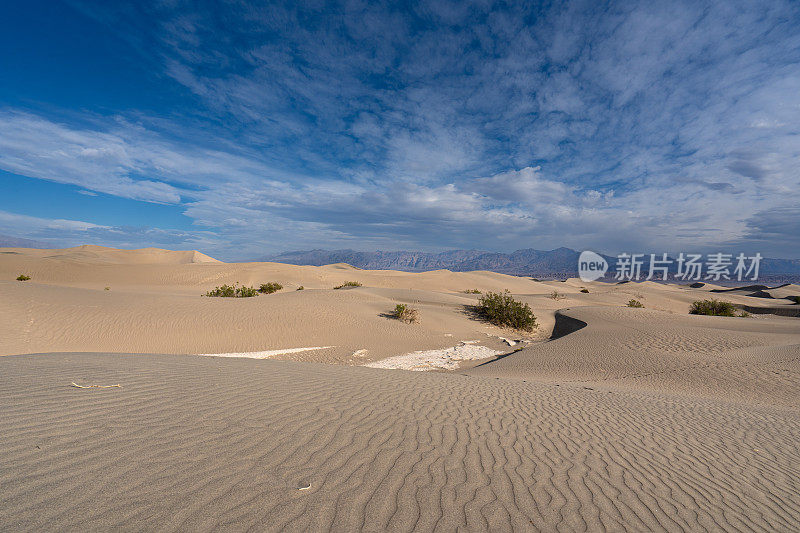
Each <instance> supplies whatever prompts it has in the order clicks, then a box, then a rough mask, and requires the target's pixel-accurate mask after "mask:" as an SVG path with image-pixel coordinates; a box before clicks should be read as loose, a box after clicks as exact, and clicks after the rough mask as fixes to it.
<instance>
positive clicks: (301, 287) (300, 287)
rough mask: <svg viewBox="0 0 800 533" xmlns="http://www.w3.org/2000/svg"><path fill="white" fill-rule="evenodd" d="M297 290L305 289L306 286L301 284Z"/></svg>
mask: <svg viewBox="0 0 800 533" xmlns="http://www.w3.org/2000/svg"><path fill="white" fill-rule="evenodd" d="M297 290H298V291H302V290H305V287H303V286H302V285H300V286H299V287H297Z"/></svg>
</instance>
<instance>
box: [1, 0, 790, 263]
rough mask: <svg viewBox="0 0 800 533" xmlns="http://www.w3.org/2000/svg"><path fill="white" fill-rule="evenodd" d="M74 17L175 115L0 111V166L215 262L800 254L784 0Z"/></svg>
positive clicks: (349, 5)
mask: <svg viewBox="0 0 800 533" xmlns="http://www.w3.org/2000/svg"><path fill="white" fill-rule="evenodd" d="M73 5H74V7H75V8H76V9H78V10H81V11H82V12H83V13H85V14H86V15H89V16H90V17H92V18H93V19H94V20H95V21H96V23H98V24H104V25H109V26H113V27H115V28H121V27H124V28H129V30H128V32H127V33H126V34H124V35H122V37H123V38H126V39H128V41H129V44H130V46H131V47H133V48H136V49H138V50H139V51H140V52H141V53H142V54H147V55H148V56H149V57H153V56H155V57H157V58H158V61H159V62H160V63H159V64H160V65H161V68H162V72H161V73H159V75H161V76H163V77H165V79H166V80H167V81H165V83H171V84H172V85H173V89H174V87H177V88H179V89H180V90H183V91H185V95H186V97H185V99H184V101H185V107H184V108H179V109H171V110H170V113H171V117H173V118H171V119H170V120H164V119H162V118H159V117H156V116H153V115H152V114H148V113H145V112H140V113H131V112H130V111H120V112H118V113H116V114H114V115H108V114H107V113H103V112H100V111H97V112H92V113H91V114H86V113H85V112H83V113H81V114H80V116H79V117H78V118H76V117H75V116H74V114H73V115H70V117H68V118H66V119H64V118H55V117H51V116H48V113H47V112H45V111H42V110H36V109H34V110H30V109H28V110H19V109H10V108H6V109H4V110H2V111H0V168H2V169H4V170H6V171H9V172H13V173H15V174H19V175H22V176H29V177H33V178H38V179H46V180H52V181H57V182H62V183H70V184H74V185H78V186H80V187H82V188H84V189H85V190H86V191H89V192H91V191H95V192H101V193H106V194H113V195H118V196H122V197H125V198H132V199H136V200H141V201H147V202H158V203H164V204H174V205H176V206H178V208H180V209H181V210H182V211H183V212H184V213H185V214H186V215H188V216H189V217H191V218H192V219H193V220H194V222H195V225H196V227H197V228H198V232H204V233H203V239H204V240H203V242H204V243H206V244H207V246H208V248H207V249H206V250H205V251H208V252H210V253H212V254H213V253H215V252H216V253H219V254H221V255H222V256H228V257H230V256H232V255H233V254H235V253H241V254H243V255H247V254H258V255H260V254H261V252H267V251H275V250H284V249H297V248H303V247H309V246H322V247H326V248H339V247H353V248H361V249H369V248H378V247H380V248H394V249H397V248H423V249H440V248H452V247H469V248H483V249H495V250H509V249H514V248H523V247H539V248H547V247H557V246H561V245H565V246H572V247H575V248H594V249H599V250H603V251H607V252H616V251H621V250H626V249H627V250H631V249H646V250H651V249H656V250H665V251H666V250H669V251H672V250H678V249H684V248H686V249H710V248H715V247H721V246H727V245H736V246H739V247H741V248H742V249H743V251H756V249H758V251H761V252H762V253H768V254H772V255H779V256H787V255H789V256H792V255H796V254H797V252H793V251H791V250H786V246H785V245H784V244H786V243H789V242H791V239H792V238H793V237H792V233H791V232H792V231H794V230H795V229H796V227H797V224H798V220H800V214H799V213H798V212H797V210H796V209H793V207H795V205H794V204H796V201H793V199H796V191H797V190H798V187H800V173H798V171H797V168H800V143H798V138H800V30H798V28H800V6H798V5H797V4H796V3H792V2H772V3H770V4H769V5H756V4H752V3H748V2H726V3H717V2H714V3H697V2H676V3H669V4H663V3H652V2H634V3H630V2H619V3H609V4H598V3H596V2H575V3H569V4H553V5H548V6H539V5H535V4H533V3H527V4H520V5H517V6H511V7H507V6H506V7H503V8H497V6H491V5H489V4H486V3H481V2H469V3H466V2H457V3H449V2H432V3H426V2H421V3H416V4H413V5H411V6H409V7H404V8H400V7H397V6H396V5H394V4H390V3H386V4H381V3H376V2H369V3H367V2H358V1H350V2H343V3H341V4H337V5H336V6H328V9H327V11H325V12H321V11H320V10H319V9H318V7H317V6H316V5H315V4H312V3H304V4H298V3H295V2H291V3H285V4H280V3H278V4H274V3H271V4H270V5H269V6H265V5H262V4H255V3H252V4H251V3H246V2H237V3H229V4H227V5H226V6H225V7H224V8H211V7H209V6H205V7H198V6H197V5H196V4H195V3H184V2H170V3H155V4H152V5H151V4H142V5H140V6H139V7H137V9H129V10H124V9H119V8H116V7H114V6H113V5H111V4H89V3H84V2H77V1H76V2H73ZM217 9H224V16H220V12H218V11H217ZM787 217H788V218H787ZM5 232H6V233H8V231H7V230H6V231H5ZM53 235H54V236H55V235H56V234H55V233H54V234H53ZM795 249H796V247H795Z"/></svg>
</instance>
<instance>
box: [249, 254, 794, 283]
mask: <svg viewBox="0 0 800 533" xmlns="http://www.w3.org/2000/svg"><path fill="white" fill-rule="evenodd" d="M579 255H580V252H578V251H575V250H572V249H570V248H564V247H562V248H556V249H555V250H535V249H532V248H526V249H523V250H516V251H514V252H511V253H501V252H487V251H481V250H449V251H446V252H438V253H436V252H414V251H399V252H386V251H375V252H359V251H355V250H306V251H294V252H284V253H282V254H278V255H275V256H267V257H263V258H261V259H259V260H260V261H274V262H278V263H289V264H293V265H315V266H321V265H330V264H333V263H347V264H349V265H352V266H354V267H357V268H363V269H369V270H404V271H408V272H422V271H426V270H439V269H447V270H452V271H454V272H465V271H470V270H491V271H493V272H500V273H502V274H511V275H515V276H534V277H540V278H566V277H570V276H576V275H577V267H578V257H579ZM601 255H602V256H603V257H604V258H605V259H606V261H608V264H609V265H610V274H612V273H613V272H614V268H615V265H616V260H617V258H616V256H608V255H603V254H601ZM659 255H660V254H659ZM646 259H648V260H649V256H646ZM646 264H647V263H646ZM670 271H671V272H674V267H673V268H671V269H670ZM760 273H761V274H762V276H761V277H764V278H770V279H771V280H773V281H775V280H781V281H783V280H794V279H795V278H796V277H797V276H800V259H770V258H764V259H762V261H761V268H760Z"/></svg>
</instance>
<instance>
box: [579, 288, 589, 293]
mask: <svg viewBox="0 0 800 533" xmlns="http://www.w3.org/2000/svg"><path fill="white" fill-rule="evenodd" d="M581 292H582V293H584V294H589V289H586V288H583V289H581Z"/></svg>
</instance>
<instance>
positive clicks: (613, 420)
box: [0, 246, 800, 531]
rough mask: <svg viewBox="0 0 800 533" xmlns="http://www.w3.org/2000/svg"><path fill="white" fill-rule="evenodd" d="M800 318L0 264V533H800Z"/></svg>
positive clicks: (718, 293) (576, 286)
mask: <svg viewBox="0 0 800 533" xmlns="http://www.w3.org/2000/svg"><path fill="white" fill-rule="evenodd" d="M20 274H27V275H29V276H30V277H31V278H32V279H31V280H29V281H24V282H20V281H15V278H16V277H17V276H18V275H20ZM271 281H275V282H279V283H281V284H282V285H283V289H282V290H281V291H279V292H277V293H275V294H269V295H261V296H258V297H255V298H243V299H238V298H237V299H233V298H230V299H229V298H210V297H205V296H201V295H202V294H204V293H205V292H206V291H208V290H210V289H212V288H213V287H215V286H218V285H221V284H223V283H230V284H232V283H234V282H239V283H240V284H243V285H255V286H258V285H259V284H260V283H266V282H271ZM348 281H356V282H359V283H361V284H362V286H360V287H355V288H349V289H339V290H336V289H334V288H333V287H335V286H339V285H341V284H343V283H345V282H348ZM300 286H302V287H303V290H297V289H298V288H299V287H300ZM472 289H477V290H480V291H500V290H503V289H508V290H510V291H511V293H513V294H514V296H515V297H516V298H518V299H519V300H521V301H523V302H526V303H528V304H529V305H530V306H531V308H532V309H533V311H534V313H535V314H536V316H537V319H538V324H539V326H538V328H537V329H536V330H535V331H534V332H533V333H531V334H521V333H519V332H515V331H510V330H505V329H501V328H497V327H495V326H491V325H489V324H487V323H485V322H483V321H481V320H476V319H475V317H474V316H472V315H471V314H470V313H469V312H468V308H469V306H470V305H472V304H474V303H475V302H476V300H477V298H478V295H476V294H467V293H466V292H465V291H467V290H472ZM582 289H587V290H588V291H589V292H588V293H584V292H581V290H582ZM554 291H556V292H557V293H558V294H556V295H554V294H553V292H554ZM722 291H724V292H722ZM793 296H800V287H798V286H793V285H786V286H783V287H779V288H772V289H770V288H766V289H765V288H749V289H739V290H727V289H726V288H724V287H718V286H715V285H713V284H705V285H703V286H702V287H697V288H691V287H688V286H681V285H662V284H657V283H651V282H643V283H625V284H606V283H583V282H581V281H580V280H576V279H569V280H566V281H545V282H540V281H534V280H531V279H530V278H524V277H512V276H506V275H502V274H496V273H491V272H464V273H454V272H449V271H434V272H425V273H406V272H395V271H367V270H359V269H355V268H353V267H350V266H348V265H343V264H340V265H328V266H323V267H310V266H292V265H283V264H277V263H231V264H228V263H221V262H218V261H215V260H213V259H211V258H209V257H207V256H204V255H203V254H200V253H198V252H172V251H166V250H156V249H145V250H133V251H122V250H114V249H109V248H100V247H94V246H84V247H79V248H72V249H65V250H32V249H21V248H20V249H10V248H5V249H0V355H3V356H4V357H0V434H2V435H3V438H2V441H0V529H2V530H4V531H11V530H42V529H47V530H53V529H58V530H97V529H112V528H119V529H123V530H141V529H147V530H152V529H158V530H168V531H187V530H190V531H202V530H212V529H218V528H222V529H230V530H242V529H253V530H282V529H290V530H340V531H351V530H357V529H362V530H370V531H384V530H390V531H404V530H414V529H416V530H422V531H428V530H441V531H452V530H455V529H463V530H492V531H501V530H511V529H514V530H544V531H557V530H558V531H602V530H611V531H617V530H634V531H682V530H725V531H731V530H732V531H797V530H800V444H798V443H800V401H798V400H799V399H800V318H798V317H797V316H791V315H796V314H797V313H795V309H796V308H797V306H798V304H795V303H792V302H791V301H790V299H789V298H790V297H793ZM709 297H715V298H719V299H724V300H727V301H730V302H732V303H734V304H737V305H739V306H746V307H747V308H748V309H751V310H754V311H758V310H762V311H770V312H769V313H765V314H757V313H756V312H754V313H753V315H752V316H751V317H749V318H741V317H730V318H728V317H707V316H694V315H689V314H688V309H689V306H690V304H691V302H693V301H695V300H698V299H704V298H709ZM630 299H637V300H639V301H641V302H642V303H643V304H644V308H643V309H636V308H628V307H626V306H625V305H626V303H627V302H628V301H629V300H630ZM398 303H404V304H408V305H411V306H413V307H414V308H416V309H418V310H419V313H420V321H419V323H418V324H405V323H403V322H401V321H398V320H394V319H392V318H390V317H389V316H387V315H388V313H390V312H391V310H392V309H393V308H394V306H395V305H396V304H398ZM775 313H778V314H775ZM779 314H783V315H787V316H779ZM254 352H255V353H254ZM203 354H204V355H203ZM208 354H215V355H218V356H209V355H208ZM409 354H410V355H409ZM464 354H466V356H465V355H464ZM398 356H403V357H401V358H400V359H398ZM479 356H480V358H479ZM460 358H461V359H464V360H460ZM387 361H388V363H387ZM398 361H399V362H398ZM409 361H410V362H411V363H409ZM440 363H441V365H440ZM374 367H383V368H374ZM387 367H388V368H415V369H418V370H419V369H426V370H429V371H427V372H412V371H409V370H402V369H401V370H397V369H387ZM73 383H74V384H77V385H84V386H87V385H92V384H99V385H106V386H108V385H117V384H118V385H120V386H119V387H110V388H88V389H84V388H78V387H75V386H73Z"/></svg>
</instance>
